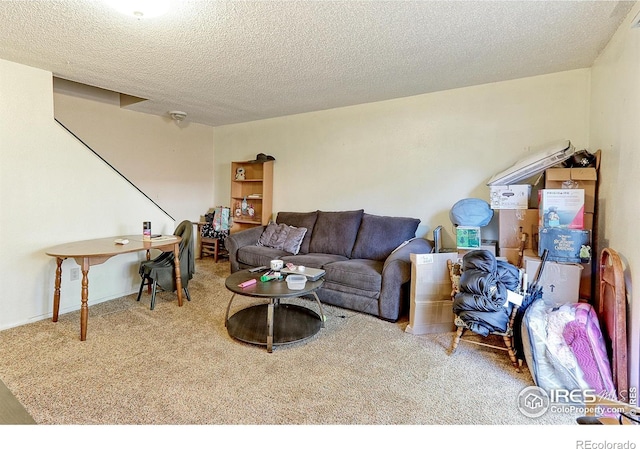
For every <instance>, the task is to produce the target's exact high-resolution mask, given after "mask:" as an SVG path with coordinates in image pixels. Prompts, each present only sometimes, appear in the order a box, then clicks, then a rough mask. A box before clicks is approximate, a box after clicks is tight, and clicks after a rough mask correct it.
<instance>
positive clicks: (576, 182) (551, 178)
mask: <svg viewBox="0 0 640 449" xmlns="http://www.w3.org/2000/svg"><path fill="white" fill-rule="evenodd" d="M597 180H598V172H597V170H596V169H595V168H548V169H547V170H546V171H545V181H544V187H545V188H546V189H562V188H563V186H566V187H568V186H572V187H573V188H577V189H582V190H584V211H585V212H590V213H592V212H594V210H595V201H596V183H597ZM566 187H565V188H566Z"/></svg>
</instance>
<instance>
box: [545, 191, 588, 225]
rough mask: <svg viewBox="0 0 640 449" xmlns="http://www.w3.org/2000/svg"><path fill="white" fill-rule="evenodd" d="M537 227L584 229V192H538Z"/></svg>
mask: <svg viewBox="0 0 640 449" xmlns="http://www.w3.org/2000/svg"><path fill="white" fill-rule="evenodd" d="M538 214H539V217H538V227H540V228H569V229H582V228H583V227H584V190H582V189H542V190H540V191H539V192H538Z"/></svg>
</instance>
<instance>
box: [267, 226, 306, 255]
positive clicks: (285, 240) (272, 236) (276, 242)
mask: <svg viewBox="0 0 640 449" xmlns="http://www.w3.org/2000/svg"><path fill="white" fill-rule="evenodd" d="M306 233H307V229H306V228H295V227H293V226H289V225H286V224H277V223H273V222H271V223H269V224H268V225H267V227H266V228H265V230H264V231H262V234H261V235H260V238H259V239H258V243H257V245H258V246H266V247H268V248H274V249H280V250H282V251H286V252H288V253H291V254H294V255H295V254H298V252H299V251H300V245H301V244H302V239H303V238H304V236H305V234H306Z"/></svg>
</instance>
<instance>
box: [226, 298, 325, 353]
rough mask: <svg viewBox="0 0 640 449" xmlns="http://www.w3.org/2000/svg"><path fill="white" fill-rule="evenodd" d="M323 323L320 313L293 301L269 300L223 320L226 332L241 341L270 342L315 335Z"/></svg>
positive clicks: (271, 345)
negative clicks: (225, 323)
mask: <svg viewBox="0 0 640 449" xmlns="http://www.w3.org/2000/svg"><path fill="white" fill-rule="evenodd" d="M321 327H323V322H322V319H321V318H320V315H318V314H317V313H316V312H314V311H313V310H311V309H308V308H306V307H301V306H298V305H295V304H283V303H279V301H276V302H275V303H274V301H271V302H270V303H269V304H258V305H255V306H251V307H247V308H246V309H242V310H239V311H238V312H236V313H235V314H233V316H231V317H229V319H228V321H227V331H228V332H229V335H230V336H231V337H233V338H235V339H237V340H240V341H243V342H245V343H251V344H255V345H261V346H266V347H267V351H268V352H272V351H273V346H275V345H282V344H287V343H293V342H296V341H300V340H304V339H306V338H309V337H312V336H313V335H315V334H316V333H317V332H318V331H319V330H320V328H321Z"/></svg>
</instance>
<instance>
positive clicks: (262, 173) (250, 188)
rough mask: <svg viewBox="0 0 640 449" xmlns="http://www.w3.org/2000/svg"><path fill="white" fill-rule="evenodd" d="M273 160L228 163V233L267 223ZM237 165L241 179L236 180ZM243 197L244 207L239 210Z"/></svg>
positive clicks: (271, 197) (271, 198) (270, 207)
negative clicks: (229, 199)
mask: <svg viewBox="0 0 640 449" xmlns="http://www.w3.org/2000/svg"><path fill="white" fill-rule="evenodd" d="M273 163H274V161H266V162H254V161H241V162H232V163H231V201H230V203H229V204H230V205H231V213H232V214H233V227H232V228H231V232H238V231H242V230H244V229H249V228H252V227H254V226H262V225H266V224H268V223H269V220H271V215H272V207H273V206H272V204H273ZM239 168H242V169H244V179H238V177H237V176H236V175H237V174H238V169H239ZM243 200H246V202H247V209H246V210H242V202H243ZM250 210H253V214H250V213H249V211H250Z"/></svg>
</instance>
